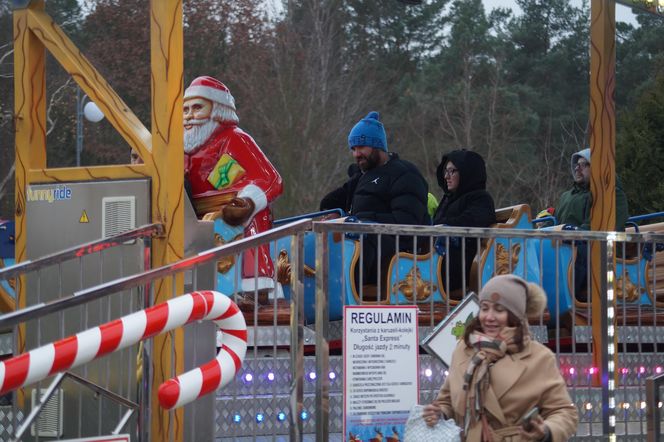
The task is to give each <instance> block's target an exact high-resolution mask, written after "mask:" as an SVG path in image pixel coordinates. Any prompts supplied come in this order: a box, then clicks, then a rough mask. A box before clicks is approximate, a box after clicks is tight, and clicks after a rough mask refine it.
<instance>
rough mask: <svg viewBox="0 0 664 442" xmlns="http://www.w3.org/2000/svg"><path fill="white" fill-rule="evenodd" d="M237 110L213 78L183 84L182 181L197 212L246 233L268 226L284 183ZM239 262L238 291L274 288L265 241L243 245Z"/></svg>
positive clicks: (264, 228) (272, 272)
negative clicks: (242, 125)
mask: <svg viewBox="0 0 664 442" xmlns="http://www.w3.org/2000/svg"><path fill="white" fill-rule="evenodd" d="M235 111H236V109H235V99H234V98H233V96H232V95H231V93H230V91H229V90H228V88H227V87H226V86H225V85H224V84H223V83H222V82H220V81H219V80H217V79H216V78H212V77H207V76H205V77H198V78H196V79H194V81H192V82H191V84H190V85H189V87H188V88H187V89H186V90H185V92H184V106H183V118H184V150H185V154H184V169H185V183H186V185H187V186H188V191H189V193H190V194H191V198H192V204H193V206H194V210H195V211H196V214H197V215H198V216H199V218H203V219H207V220H214V219H216V218H222V219H223V220H224V222H226V223H227V224H228V225H230V226H242V227H243V228H244V236H245V237H246V236H250V235H255V234H257V233H260V232H264V231H266V230H269V229H271V228H272V212H271V209H270V204H271V203H272V202H273V201H274V200H275V199H276V198H277V197H278V196H279V195H281V193H282V192H283V185H282V181H281V176H280V175H279V172H277V170H276V169H275V167H274V166H273V165H272V163H270V161H269V160H268V159H267V157H266V156H265V154H263V152H262V151H261V149H260V148H259V147H258V145H257V144H256V142H255V141H254V139H253V138H252V137H251V136H249V135H248V134H247V133H246V132H244V131H243V130H242V129H240V128H239V127H238V122H239V119H238V117H237V114H236V112H235ZM256 254H257V255H258V257H257V259H256V257H255V255H256ZM256 261H257V262H258V267H257V268H255V267H256V266H255V263H256ZM242 264H243V266H242V291H245V292H252V291H254V290H258V291H260V292H270V291H272V290H273V289H274V288H275V287H274V277H273V276H274V265H273V262H272V259H271V258H270V252H269V248H268V246H267V245H264V246H260V247H258V248H257V249H255V248H251V249H249V250H248V251H246V252H245V253H244V255H243V261H242ZM277 290H278V288H277ZM277 295H279V294H277Z"/></svg>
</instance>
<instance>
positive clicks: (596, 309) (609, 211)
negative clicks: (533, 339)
mask: <svg viewBox="0 0 664 442" xmlns="http://www.w3.org/2000/svg"><path fill="white" fill-rule="evenodd" d="M615 12H616V5H615V2H614V1H613V0H592V2H591V24H590V113H589V118H590V128H591V134H590V152H591V158H592V161H591V163H590V191H591V193H592V196H593V205H592V208H591V212H590V227H591V229H592V230H598V231H613V230H615V229H616V168H615V156H616V155H615V152H616V124H615V119H616V116H615V103H614V98H613V97H614V90H615V85H616V84H615V81H616V75H615V74H616V68H615V64H616V39H615V29H616V19H615ZM603 258H604V257H603V256H602V254H601V250H600V244H599V243H598V242H592V243H591V253H590V269H591V275H592V288H591V290H592V305H593V311H592V326H593V332H592V334H593V344H594V345H593V365H594V366H595V367H601V366H602V364H601V352H602V351H605V350H606V348H607V345H608V344H609V342H606V339H604V338H603V333H602V332H603V327H602V320H601V319H602V314H606V312H603V311H602V309H601V308H600V306H601V303H602V299H603V297H606V295H607V294H606V293H605V292H602V291H601V289H602V287H603V286H604V284H602V282H603V281H605V280H606V273H605V272H603V271H602V269H601V265H600V264H601V260H602V259H603ZM612 268H615V258H614V263H613V266H612ZM608 288H612V287H608ZM613 306H614V307H615V300H614V301H613ZM614 345H615V338H614ZM613 358H614V359H613V362H614V364H615V363H616V362H617V354H614V355H613ZM595 382H596V383H598V382H599V379H595Z"/></svg>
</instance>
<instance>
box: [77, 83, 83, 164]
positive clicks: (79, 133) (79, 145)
mask: <svg viewBox="0 0 664 442" xmlns="http://www.w3.org/2000/svg"><path fill="white" fill-rule="evenodd" d="M82 108H83V106H82V100H81V88H80V87H76V167H81V151H82V150H83V118H82V117H83V115H82V114H83V111H82Z"/></svg>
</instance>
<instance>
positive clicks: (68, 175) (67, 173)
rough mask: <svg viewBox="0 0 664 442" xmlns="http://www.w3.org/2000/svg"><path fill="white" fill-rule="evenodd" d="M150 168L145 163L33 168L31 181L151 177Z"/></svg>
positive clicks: (57, 181)
mask: <svg viewBox="0 0 664 442" xmlns="http://www.w3.org/2000/svg"><path fill="white" fill-rule="evenodd" d="M149 177H150V168H149V167H148V166H147V165H145V164H132V165H129V164H127V165H122V166H120V165H117V166H92V167H62V168H57V169H31V170H30V171H29V172H28V182H29V183H59V182H63V181H100V180H121V179H128V180H130V179H138V178H149Z"/></svg>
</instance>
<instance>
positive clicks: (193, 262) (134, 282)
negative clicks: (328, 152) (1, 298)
mask: <svg viewBox="0 0 664 442" xmlns="http://www.w3.org/2000/svg"><path fill="white" fill-rule="evenodd" d="M305 230H311V220H310V219H307V220H302V221H297V222H294V223H290V224H287V225H285V226H281V227H276V228H274V229H271V230H269V231H267V232H263V233H259V234H258V235H254V236H250V237H247V238H242V239H240V240H237V241H233V242H231V243H229V244H224V245H222V246H219V247H216V248H213V249H210V250H206V251H204V252H201V253H199V254H197V255H195V256H192V257H189V258H185V259H182V260H180V261H178V262H175V263H172V264H168V265H165V266H162V267H159V268H156V269H153V270H148V271H147V272H144V273H140V274H136V275H131V276H126V277H123V278H118V279H116V280H114V281H111V282H107V283H103V284H99V285H97V286H94V287H90V288H87V289H84V290H79V291H77V292H74V294H73V295H71V296H67V297H65V298H60V299H56V300H53V301H51V302H48V303H44V302H42V303H39V304H35V305H32V306H30V307H27V308H24V309H21V310H17V311H15V312H9V313H7V314H5V315H2V316H0V329H4V328H8V327H13V326H15V325H18V324H20V323H22V322H25V321H29V320H33V319H37V318H41V317H43V316H46V315H48V314H50V313H55V312H59V311H61V310H65V309H68V308H71V307H75V306H78V305H82V304H85V303H88V302H91V301H94V300H97V299H101V298H103V297H105V296H107V295H111V294H114V293H118V292H121V291H123V290H127V289H131V288H133V287H136V286H139V285H143V284H147V283H149V282H152V281H153V280H155V279H159V278H163V277H165V276H170V275H173V274H175V273H178V272H182V271H185V270H189V269H191V268H193V267H196V266H199V265H202V264H206V263H210V262H216V261H218V260H219V258H221V257H224V256H229V255H234V254H238V253H240V252H242V251H244V250H246V249H249V248H251V247H258V246H260V245H262V244H265V243H267V242H270V241H272V240H276V239H278V238H281V237H283V236H286V235H293V234H296V233H300V232H303V231H305Z"/></svg>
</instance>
